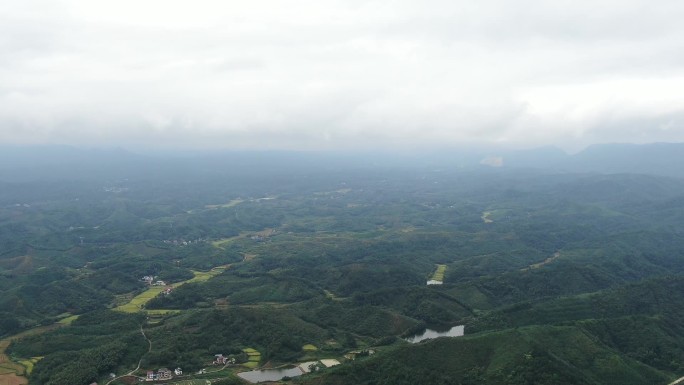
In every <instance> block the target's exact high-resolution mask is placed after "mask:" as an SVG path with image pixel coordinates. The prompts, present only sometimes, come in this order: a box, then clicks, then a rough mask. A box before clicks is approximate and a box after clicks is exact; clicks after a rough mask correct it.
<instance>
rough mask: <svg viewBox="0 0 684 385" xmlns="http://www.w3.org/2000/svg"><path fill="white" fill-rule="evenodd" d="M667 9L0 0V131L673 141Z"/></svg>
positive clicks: (137, 137)
mask: <svg viewBox="0 0 684 385" xmlns="http://www.w3.org/2000/svg"><path fill="white" fill-rule="evenodd" d="M12 3H14V4H12ZM682 15H684V3H681V2H679V1H670V0H664V1H659V2H658V4H657V6H656V5H655V4H653V3H652V2H647V1H644V0H631V1H629V0H628V1H583V0H581V1H556V2H544V1H539V0H519V1H515V2H511V1H503V0H484V1H457V2H453V1H432V2H428V3H426V2H421V1H326V2H314V1H288V2H283V1H275V0H274V1H265V0H257V1H249V2H225V1H211V0H198V1H193V2H187V1H174V0H166V1H158V0H146V1H142V2H141V1H129V0H123V1H118V2H93V1H76V0H52V1H42V0H27V1H22V2H5V3H4V4H1V5H0V36H1V37H0V142H2V143H69V144H111V143H114V144H120V145H168V146H181V147H183V146H188V147H204V146H209V147H226V148H285V149H320V148H340V147H359V146H360V147H373V146H378V145H383V146H409V147H410V146H434V145H440V146H448V145H450V144H464V143H499V144H505V145H512V146H521V145H522V146H536V145H544V144H556V145H561V146H564V147H566V148H568V147H577V146H584V145H587V144H590V143H595V142H614V141H628V142H653V141H684V93H682V92H681V90H682V89H684V24H683V23H681V17H682Z"/></svg>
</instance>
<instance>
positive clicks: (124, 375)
mask: <svg viewBox="0 0 684 385" xmlns="http://www.w3.org/2000/svg"><path fill="white" fill-rule="evenodd" d="M140 334H142V336H143V338H145V341H147V344H148V345H149V346H148V347H147V353H149V352H151V351H152V340H150V339H149V338H147V335H146V334H145V330H144V329H143V324H140ZM143 357H144V356H143ZM143 357H140V359H139V360H138V366H136V367H135V369H133V370H131V371H130V372H128V373H126V374H123V375H121V376H117V377H114V378H112V379H111V380H109V382H107V383H106V384H105V385H109V384H111V383H112V382H114V381H116V380H118V379H120V378H123V377H129V376H133V373H135V372H137V371H138V370H139V369H140V365H142V360H143ZM135 377H137V376H135Z"/></svg>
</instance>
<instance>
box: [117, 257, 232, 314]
mask: <svg viewBox="0 0 684 385" xmlns="http://www.w3.org/2000/svg"><path fill="white" fill-rule="evenodd" d="M228 267H230V266H229V265H225V266H218V267H215V268H213V269H211V270H209V271H196V270H193V271H192V274H193V275H194V276H193V277H192V278H190V279H188V280H187V281H181V282H176V283H174V284H172V285H171V286H172V287H173V288H177V287H179V286H181V285H184V284H186V283H192V282H204V281H207V280H209V279H210V278H212V277H215V276H217V275H219V274H221V273H223V272H224V271H225V270H226V269H227V268H228ZM165 288H166V287H165V286H151V287H150V288H149V289H147V290H145V291H144V292H142V293H140V294H138V295H136V296H135V297H133V299H131V300H130V301H129V302H128V303H126V304H123V305H120V306H117V307H115V308H114V310H116V311H121V312H124V313H136V312H139V311H142V310H143V308H144V307H145V304H146V303H148V302H150V300H152V298H154V297H156V296H158V295H159V293H161V292H162V291H164V289H165ZM161 312H166V313H168V312H170V311H169V310H158V311H157V312H156V313H155V312H152V313H151V314H153V315H160V314H161ZM166 313H165V314H166Z"/></svg>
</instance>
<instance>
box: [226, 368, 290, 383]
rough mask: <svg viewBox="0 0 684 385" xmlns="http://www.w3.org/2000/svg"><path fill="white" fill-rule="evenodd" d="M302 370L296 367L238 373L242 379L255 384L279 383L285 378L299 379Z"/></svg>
mask: <svg viewBox="0 0 684 385" xmlns="http://www.w3.org/2000/svg"><path fill="white" fill-rule="evenodd" d="M302 374H303V373H302V370H301V369H299V368H297V367H294V368H290V369H265V370H252V371H249V372H242V373H238V376H240V378H242V379H245V380H247V381H249V382H251V383H253V384H255V383H257V382H264V381H279V380H281V379H282V378H283V377H297V376H301V375H302Z"/></svg>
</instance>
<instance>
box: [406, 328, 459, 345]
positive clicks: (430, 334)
mask: <svg viewBox="0 0 684 385" xmlns="http://www.w3.org/2000/svg"><path fill="white" fill-rule="evenodd" d="M464 330H465V327H464V326H463V325H458V326H454V327H452V328H451V329H449V330H447V331H441V332H440V331H437V330H432V329H425V331H424V332H423V333H421V334H416V335H415V336H413V337H409V338H407V339H406V341H408V342H410V343H412V344H415V343H418V342H420V341H423V340H429V339H430V338H437V337H461V336H462V335H463V332H464Z"/></svg>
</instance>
